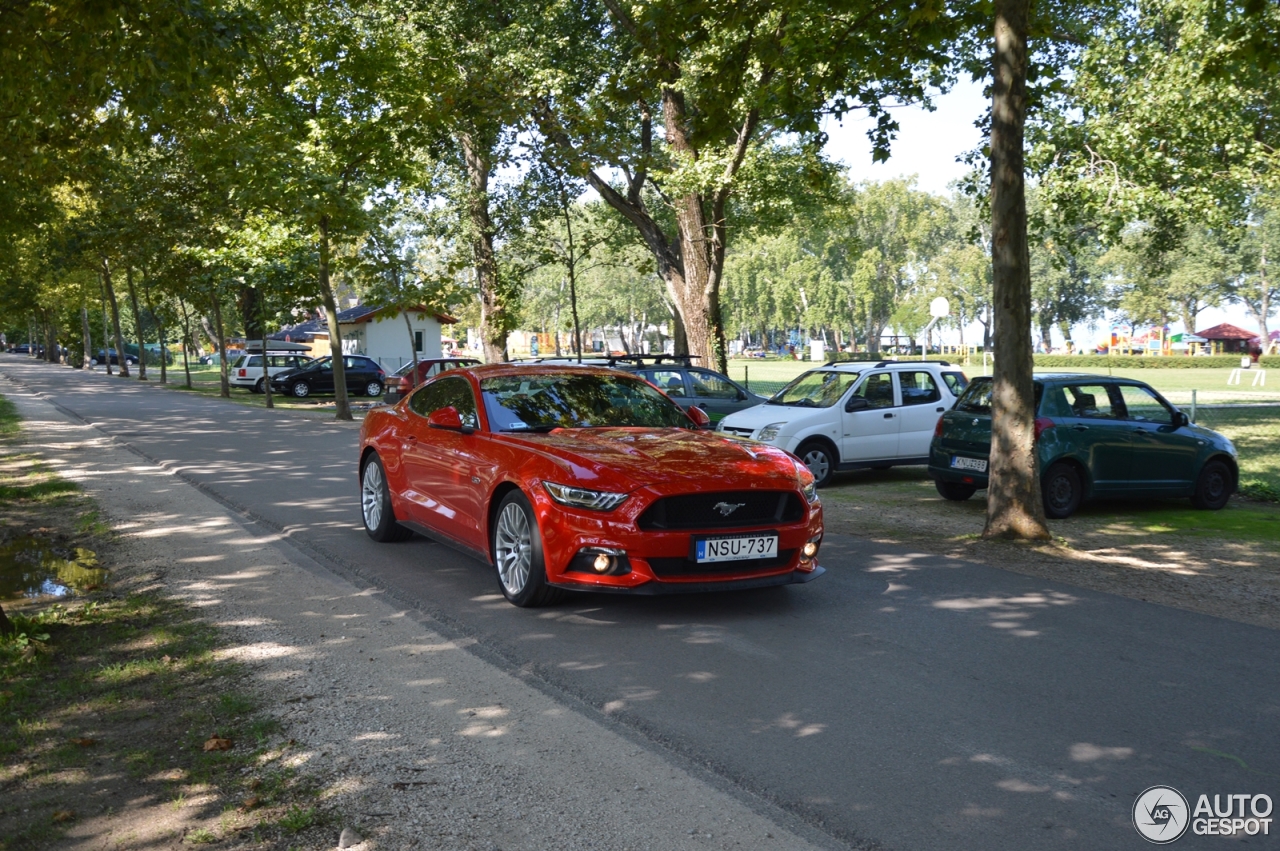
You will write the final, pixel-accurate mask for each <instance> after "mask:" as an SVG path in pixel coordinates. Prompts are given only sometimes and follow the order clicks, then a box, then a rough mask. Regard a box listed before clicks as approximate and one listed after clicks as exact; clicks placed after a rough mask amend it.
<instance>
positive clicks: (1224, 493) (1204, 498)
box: [1191, 461, 1236, 511]
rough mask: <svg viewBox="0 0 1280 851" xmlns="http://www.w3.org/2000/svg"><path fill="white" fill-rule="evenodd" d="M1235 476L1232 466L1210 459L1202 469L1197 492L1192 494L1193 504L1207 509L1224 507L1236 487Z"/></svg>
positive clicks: (1215, 509)
mask: <svg viewBox="0 0 1280 851" xmlns="http://www.w3.org/2000/svg"><path fill="white" fill-rule="evenodd" d="M1235 478H1236V477H1235V476H1233V475H1232V474H1231V468H1230V467H1228V466H1227V465H1226V464H1225V463H1223V462H1222V461H1210V462H1209V463H1208V464H1205V465H1204V467H1202V468H1201V469H1200V477H1199V478H1198V479H1196V489H1195V492H1194V493H1192V494H1191V504H1192V505H1194V506H1195V507H1196V508H1201V509H1204V510H1206V511H1218V510H1220V509H1222V508H1223V507H1224V506H1226V504H1227V501H1228V500H1230V499H1231V494H1232V492H1234V491H1235V489H1236V488H1235V483H1236V482H1235Z"/></svg>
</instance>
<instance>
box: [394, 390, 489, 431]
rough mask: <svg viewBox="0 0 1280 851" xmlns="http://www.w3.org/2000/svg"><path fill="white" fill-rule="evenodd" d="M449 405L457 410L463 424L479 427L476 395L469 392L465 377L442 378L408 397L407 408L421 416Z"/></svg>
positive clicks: (428, 414) (426, 415)
mask: <svg viewBox="0 0 1280 851" xmlns="http://www.w3.org/2000/svg"><path fill="white" fill-rule="evenodd" d="M450 406H452V407H453V408H454V409H455V410H456V411H457V412H458V416H460V417H461V418H462V424H463V425H464V426H469V427H471V428H479V427H480V417H479V415H478V414H477V413H476V395H475V393H473V392H471V385H470V384H469V383H468V382H467V380H466V379H465V378H442V379H440V380H439V381H434V382H432V383H431V384H428V385H427V386H425V387H423V388H422V389H421V390H419V391H418V392H417V393H414V394H413V395H412V396H411V397H409V409H410V410H412V411H413V412H414V413H415V414H418V415H419V416H423V417H428V416H430V415H431V413H432V412H433V411H438V410H440V409H441V408H448V407H450Z"/></svg>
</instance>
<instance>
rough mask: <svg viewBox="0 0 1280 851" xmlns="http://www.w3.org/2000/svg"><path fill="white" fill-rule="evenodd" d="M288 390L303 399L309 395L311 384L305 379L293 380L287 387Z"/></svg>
mask: <svg viewBox="0 0 1280 851" xmlns="http://www.w3.org/2000/svg"><path fill="white" fill-rule="evenodd" d="M289 392H291V393H292V394H293V395H294V396H297V397H298V398H299V399H305V398H306V397H308V396H310V395H311V385H310V384H308V383H307V382H305V381H295V382H294V383H293V387H291V388H289Z"/></svg>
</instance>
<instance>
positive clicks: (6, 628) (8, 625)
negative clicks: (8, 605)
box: [0, 606, 14, 635]
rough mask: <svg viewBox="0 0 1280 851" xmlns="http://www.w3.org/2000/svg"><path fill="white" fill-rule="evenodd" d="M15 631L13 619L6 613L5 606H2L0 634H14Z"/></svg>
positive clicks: (0, 609) (0, 607)
mask: <svg viewBox="0 0 1280 851" xmlns="http://www.w3.org/2000/svg"><path fill="white" fill-rule="evenodd" d="M13 632H14V629H13V621H11V620H9V618H8V616H7V615H5V613H4V606H0V635H13Z"/></svg>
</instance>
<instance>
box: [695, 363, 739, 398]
mask: <svg viewBox="0 0 1280 851" xmlns="http://www.w3.org/2000/svg"><path fill="white" fill-rule="evenodd" d="M689 378H690V379H691V380H692V384H693V395H694V396H699V397H701V398H703V399H732V400H734V401H736V400H737V398H738V388H737V387H734V386H733V385H732V384H730V383H729V382H728V381H725V380H724V379H723V378H721V377H720V376H718V375H716V374H715V373H713V372H703V371H702V370H700V369H691V370H689Z"/></svg>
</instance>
